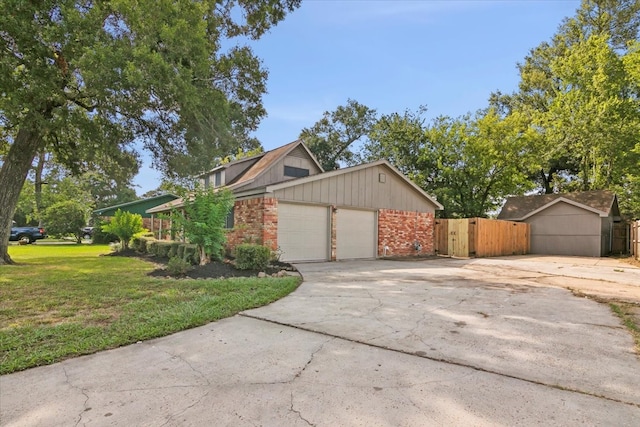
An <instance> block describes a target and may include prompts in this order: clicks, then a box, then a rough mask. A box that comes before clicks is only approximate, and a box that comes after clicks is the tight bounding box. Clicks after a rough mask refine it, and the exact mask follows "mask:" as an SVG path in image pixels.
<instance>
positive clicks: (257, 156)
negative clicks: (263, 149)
mask: <svg viewBox="0 0 640 427" xmlns="http://www.w3.org/2000/svg"><path fill="white" fill-rule="evenodd" d="M265 154H266V153H258V154H255V155H253V156H250V157H244V158H242V159H238V160H233V161H231V162H229V163H223V164H221V165H218V166H216V167H215V168H213V169H211V170H209V171H207V172H203V173H201V174H200V175H197V176H196V178H201V177H204V176H207V175H211V174H212V173H214V172H217V171H220V170H223V169H227V168H228V167H229V166H232V165H238V164H240V163H247V162H250V161H257V160H258V159H260V158H261V157H263V156H264V155H265Z"/></svg>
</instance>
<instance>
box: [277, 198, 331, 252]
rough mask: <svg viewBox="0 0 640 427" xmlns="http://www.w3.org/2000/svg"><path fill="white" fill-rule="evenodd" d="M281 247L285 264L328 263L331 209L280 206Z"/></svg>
mask: <svg viewBox="0 0 640 427" xmlns="http://www.w3.org/2000/svg"><path fill="white" fill-rule="evenodd" d="M278 246H279V247H280V250H281V251H282V255H281V256H280V259H281V260H282V261H288V262H290V261H327V260H328V259H329V208H327V207H326V206H309V205H298V204H292V203H279V204H278Z"/></svg>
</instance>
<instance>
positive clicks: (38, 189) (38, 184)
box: [35, 150, 47, 227]
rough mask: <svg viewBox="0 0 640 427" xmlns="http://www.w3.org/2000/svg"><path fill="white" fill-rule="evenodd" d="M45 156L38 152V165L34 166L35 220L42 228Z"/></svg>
mask: <svg viewBox="0 0 640 427" xmlns="http://www.w3.org/2000/svg"><path fill="white" fill-rule="evenodd" d="M46 156H47V153H46V152H45V151H44V150H40V154H39V155H38V165H37V166H36V176H35V197H36V218H38V227H42V184H43V182H42V172H43V171H44V164H45V161H46Z"/></svg>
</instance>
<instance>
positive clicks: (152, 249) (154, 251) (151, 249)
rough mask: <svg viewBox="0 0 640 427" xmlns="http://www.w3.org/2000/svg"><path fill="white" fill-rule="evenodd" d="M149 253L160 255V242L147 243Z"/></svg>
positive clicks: (150, 241)
mask: <svg viewBox="0 0 640 427" xmlns="http://www.w3.org/2000/svg"><path fill="white" fill-rule="evenodd" d="M147 253H149V254H151V255H158V241H157V240H149V241H148V242H147Z"/></svg>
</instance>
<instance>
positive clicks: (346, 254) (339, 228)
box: [336, 209, 377, 259]
mask: <svg viewBox="0 0 640 427" xmlns="http://www.w3.org/2000/svg"><path fill="white" fill-rule="evenodd" d="M376 246H377V242H376V214H375V212H372V211H358V210H353V209H338V211H337V212H336V259H357V258H375V256H376Z"/></svg>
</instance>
